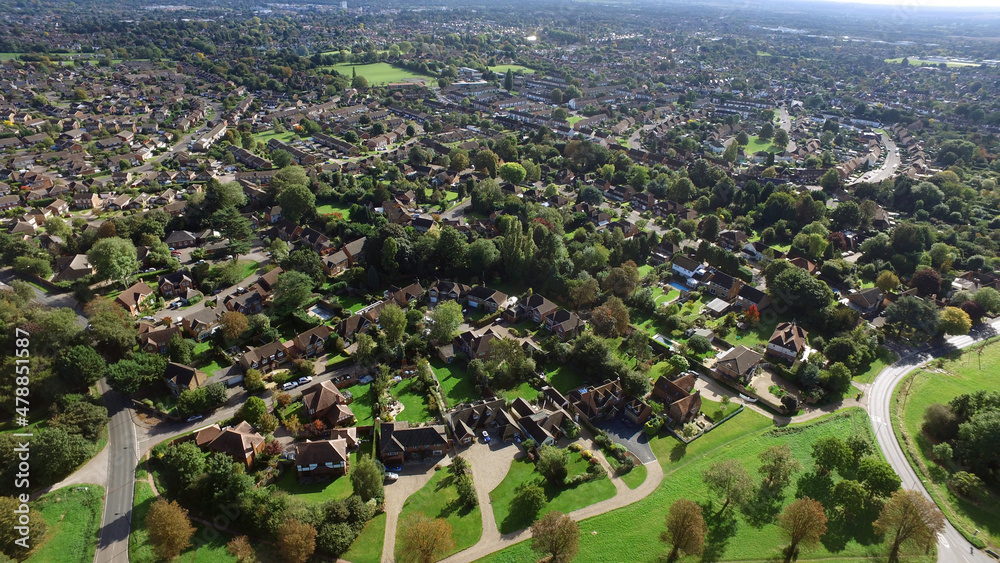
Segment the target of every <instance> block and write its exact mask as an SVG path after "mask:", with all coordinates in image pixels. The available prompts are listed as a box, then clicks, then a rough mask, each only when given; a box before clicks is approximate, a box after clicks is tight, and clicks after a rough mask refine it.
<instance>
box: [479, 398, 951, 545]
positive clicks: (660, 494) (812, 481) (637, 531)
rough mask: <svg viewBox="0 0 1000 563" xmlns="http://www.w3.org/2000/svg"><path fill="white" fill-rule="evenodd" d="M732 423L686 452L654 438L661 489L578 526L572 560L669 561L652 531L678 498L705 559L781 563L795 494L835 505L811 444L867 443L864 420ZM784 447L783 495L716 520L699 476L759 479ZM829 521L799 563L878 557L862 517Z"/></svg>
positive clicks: (854, 415) (748, 417)
mask: <svg viewBox="0 0 1000 563" xmlns="http://www.w3.org/2000/svg"><path fill="white" fill-rule="evenodd" d="M735 420H736V421H737V422H736V423H735V424H732V423H727V424H724V425H722V426H720V427H719V428H718V429H717V430H713V431H712V432H709V433H708V434H705V435H704V436H703V437H701V438H699V439H697V440H695V441H694V442H692V443H691V444H689V445H687V446H684V445H683V444H682V443H681V442H679V441H677V440H676V439H674V438H672V437H661V438H657V439H655V440H653V442H652V445H653V451H654V453H656V455H657V457H658V458H659V462H660V464H661V465H662V466H663V468H664V473H665V476H664V479H663V481H662V483H661V484H660V486H659V487H658V488H657V489H656V491H654V492H653V493H652V494H651V495H650V496H648V497H646V498H644V499H643V500H641V501H639V502H637V503H634V504H631V505H629V506H626V507H623V508H620V509H618V510H613V511H611V512H608V513H605V514H602V515H600V516H595V517H593V518H588V519H586V520H583V521H582V522H580V551H579V555H577V557H576V559H574V561H576V562H577V563H581V562H584V563H586V562H594V563H597V562H603V561H610V560H615V559H616V557H619V554H622V553H627V554H628V560H629V561H657V560H658V558H659V557H661V556H665V555H666V553H667V551H668V548H667V546H665V545H664V544H663V543H662V542H660V541H659V534H658V533H656V532H658V531H659V530H661V529H663V522H664V516H665V515H666V513H667V511H668V510H669V508H670V505H671V504H672V503H673V502H674V501H676V500H677V499H679V498H687V499H690V500H693V501H695V502H698V503H699V504H701V505H702V507H703V510H704V513H705V515H706V518H705V520H706V523H707V524H708V526H709V534H708V536H707V537H706V542H705V554H704V555H703V556H702V559H701V560H702V561H735V560H740V561H773V560H775V559H777V560H780V559H781V554H780V550H781V548H782V547H784V546H785V545H786V542H785V540H784V538H783V537H782V536H781V534H780V532H779V528H778V527H777V526H776V525H775V524H774V515H776V514H777V512H779V511H780V510H781V509H782V508H783V507H784V506H786V505H787V504H788V503H789V502H791V500H792V498H793V497H794V496H796V491H797V490H798V489H801V493H800V494H809V496H811V497H814V498H817V499H818V500H820V502H823V503H824V504H826V505H828V506H832V504H833V503H832V499H831V498H830V493H829V491H828V490H826V488H825V487H826V485H827V484H828V483H824V481H825V480H824V479H820V478H817V477H816V476H815V475H814V474H813V473H812V471H813V468H814V464H813V461H812V458H811V456H810V451H811V447H812V444H813V443H814V442H815V441H816V440H818V439H819V438H822V437H824V436H833V435H836V436H841V437H844V436H847V435H850V434H852V433H864V434H865V435H868V436H869V437H870V425H869V422H868V420H867V416H866V415H865V413H864V411H862V410H860V409H851V410H849V411H845V412H843V413H836V414H833V415H830V416H827V417H824V418H822V419H819V420H816V421H813V422H810V423H806V424H801V425H792V426H789V427H785V428H771V421H770V420H769V419H767V418H766V417H764V416H762V415H760V414H757V413H756V412H753V411H750V410H745V411H743V412H742V413H740V414H739V415H737V416H736V418H735ZM785 443H787V444H789V445H790V446H791V448H792V452H793V453H794V455H795V456H796V458H797V459H798V460H799V462H800V463H801V464H802V470H801V471H800V472H799V473H797V474H796V475H795V476H794V477H793V479H792V484H791V485H790V486H789V487H788V488H787V489H786V491H785V494H784V496H783V497H781V498H779V499H776V500H775V501H771V502H765V501H761V502H752V503H750V504H749V505H748V506H749V507H750V508H751V509H750V510H748V511H746V512H744V511H742V510H732V508H729V509H727V510H726V512H725V513H723V515H722V516H721V517H717V516H715V514H716V513H717V512H718V510H719V507H720V505H719V503H718V501H713V499H712V497H711V495H710V494H709V493H708V491H707V489H706V487H705V485H704V483H703V482H702V477H701V476H702V473H703V472H704V470H705V469H707V468H708V466H709V465H711V464H712V463H713V462H715V461H719V460H722V459H730V458H731V459H737V460H739V461H740V462H741V463H742V464H743V465H744V467H746V468H747V470H748V471H749V472H750V474H751V475H752V476H754V477H755V478H756V477H757V468H758V467H759V465H760V462H759V461H758V459H757V456H758V455H759V454H760V452H762V451H763V450H764V449H766V448H767V447H768V446H772V445H780V444H785ZM515 465H517V464H516V463H515ZM835 478H839V477H835ZM828 515H829V516H830V522H829V523H828V524H827V533H826V535H825V536H824V538H823V540H822V543H821V545H820V546H819V547H817V548H816V549H812V550H805V551H803V553H802V556H801V559H802V560H823V561H830V562H833V561H846V560H850V559H864V558H868V557H869V556H870V555H871V554H876V555H879V556H880V555H882V554H883V546H882V545H881V544H880V538H877V537H875V536H874V534H873V531H872V527H871V525H870V521H866V520H865V519H863V518H860V517H859V518H855V519H853V520H850V521H845V519H844V518H842V517H840V516H839V515H837V513H836V512H835V511H829V512H828ZM594 532H596V533H594ZM529 560H534V555H533V553H532V552H531V549H530V545H529V542H521V543H518V544H516V545H514V546H511V547H510V548H508V549H505V550H503V551H499V552H497V553H494V554H492V555H490V556H489V557H487V558H485V559H483V561H491V562H504V563H508V562H509V563H513V562H520V561H529ZM690 560H691V561H695V560H697V559H696V558H690ZM904 560H906V561H926V562H930V561H933V560H934V554H933V553H932V554H931V555H929V556H928V555H924V554H923V553H920V554H919V555H914V554H907V556H906V557H904Z"/></svg>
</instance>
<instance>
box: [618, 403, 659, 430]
mask: <svg viewBox="0 0 1000 563" xmlns="http://www.w3.org/2000/svg"><path fill="white" fill-rule="evenodd" d="M622 412H623V413H624V414H625V418H626V419H628V420H629V421H630V422H631V423H632V424H636V425H638V426H642V425H643V424H646V421H648V420H649V419H650V417H652V416H653V409H652V407H650V406H649V404H647V403H646V402H645V401H643V400H642V399H629V400H628V401H626V402H625V404H624V405H622Z"/></svg>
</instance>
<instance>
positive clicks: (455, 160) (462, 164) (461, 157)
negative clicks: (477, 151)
mask: <svg viewBox="0 0 1000 563" xmlns="http://www.w3.org/2000/svg"><path fill="white" fill-rule="evenodd" d="M468 167H469V151H467V150H465V149H460V148H458V147H455V148H453V149H451V152H450V153H448V169H449V170H451V171H453V172H461V171H463V170H465V169H466V168H468Z"/></svg>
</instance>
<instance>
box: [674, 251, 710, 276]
mask: <svg viewBox="0 0 1000 563" xmlns="http://www.w3.org/2000/svg"><path fill="white" fill-rule="evenodd" d="M670 268H671V269H672V270H673V271H674V272H676V273H677V274H679V275H681V276H683V277H684V278H685V279H688V280H690V279H692V278H694V277H697V276H701V275H703V274H704V273H705V271H706V266H705V264H702V263H700V262H695V261H694V260H693V259H691V258H688V257H687V256H678V255H676V254H675V255H674V258H673V261H672V262H671V264H670Z"/></svg>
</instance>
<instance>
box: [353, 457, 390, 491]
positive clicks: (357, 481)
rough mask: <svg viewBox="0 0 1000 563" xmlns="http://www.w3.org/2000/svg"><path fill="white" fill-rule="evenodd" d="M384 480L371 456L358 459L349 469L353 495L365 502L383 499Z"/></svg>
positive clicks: (380, 470)
mask: <svg viewBox="0 0 1000 563" xmlns="http://www.w3.org/2000/svg"><path fill="white" fill-rule="evenodd" d="M384 479H385V475H384V474H383V472H382V468H381V467H379V466H378V464H376V463H375V460H374V459H372V458H371V456H360V457H358V462H357V463H355V464H354V467H352V468H351V487H352V489H353V490H354V494H356V495H358V496H359V497H361V500H363V501H365V502H368V501H369V500H371V499H378V500H379V501H381V500H382V499H383V498H385V486H384V484H383V482H382V481H383V480H384Z"/></svg>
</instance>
